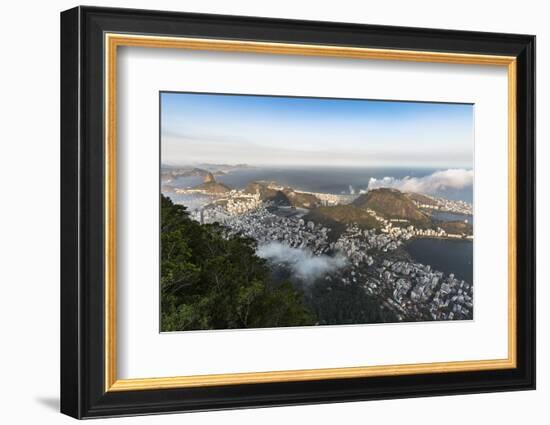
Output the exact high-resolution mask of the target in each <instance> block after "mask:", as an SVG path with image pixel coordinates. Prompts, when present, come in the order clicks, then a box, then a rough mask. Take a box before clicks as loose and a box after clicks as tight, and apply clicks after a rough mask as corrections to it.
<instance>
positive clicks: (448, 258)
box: [405, 239, 474, 284]
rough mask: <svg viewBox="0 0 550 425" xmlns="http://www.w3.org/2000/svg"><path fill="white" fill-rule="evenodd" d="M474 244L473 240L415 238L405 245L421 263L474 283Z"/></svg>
mask: <svg viewBox="0 0 550 425" xmlns="http://www.w3.org/2000/svg"><path fill="white" fill-rule="evenodd" d="M473 248H474V246H473V243H472V241H468V240H452V239H413V240H411V241H409V242H407V244H406V245H405V249H406V250H407V252H408V253H409V254H410V255H411V256H412V257H413V258H414V259H415V260H416V261H418V262H419V263H423V264H429V265H430V266H432V269H435V270H439V271H442V272H444V273H446V274H449V273H454V275H455V276H456V277H457V278H459V279H463V280H465V281H466V282H468V283H470V284H473V283H474V280H473V279H474V267H473V261H474V260H473V258H474V249H473Z"/></svg>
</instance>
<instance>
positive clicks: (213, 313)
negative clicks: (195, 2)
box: [61, 7, 535, 418]
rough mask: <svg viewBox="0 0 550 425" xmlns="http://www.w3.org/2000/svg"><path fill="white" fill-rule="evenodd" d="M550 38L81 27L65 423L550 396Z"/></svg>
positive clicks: (322, 25) (92, 13) (224, 21)
mask: <svg viewBox="0 0 550 425" xmlns="http://www.w3.org/2000/svg"><path fill="white" fill-rule="evenodd" d="M534 58H535V38H534V36H529V35H517V34H495V33H477V32H464V31H449V30H432V29H418V28H400V27H387V26H369V25H355V24H343V23H328V22H312V21H293V20H280V19H265V18H251V17H237V16H220V15H202V14H187V13H175V12H160V11H143V10H129V9H108V8H94V7H77V8H74V9H71V10H68V11H66V12H63V13H62V14H61V72H62V74H61V104H62V108H61V115H62V123H61V164H62V170H61V174H62V176H61V194H62V205H61V207H62V208H61V210H62V217H61V219H62V231H61V242H62V243H61V245H62V253H61V254H62V277H61V306H62V307H61V355H62V358H61V411H62V412H63V413H66V414H68V415H71V416H73V417H76V418H91V417H103V416H120V415H134V414H147V413H162V412H176V411H181V412H184V411H197V410H213V409H228V408H241V407H256V406H274V405H291V404H306V403H325V402H338V401H352V400H369V399H384V398H398V397H413V396H429V395H444V394H463V393H475V392H488V391H509V390H522V389H533V388H534V387H535V303H534V301H535V232H534V228H535V218H534V214H535V182H534V177H535V170H534V166H535V160H534V158H535V152H534V146H535V135H534V128H535V127H534V122H535V111H534V104H535V103H534V98H535V95H534V93H535V86H534V84H535V80H534V77H535V76H534V69H535V65H534V60H535V59H534Z"/></svg>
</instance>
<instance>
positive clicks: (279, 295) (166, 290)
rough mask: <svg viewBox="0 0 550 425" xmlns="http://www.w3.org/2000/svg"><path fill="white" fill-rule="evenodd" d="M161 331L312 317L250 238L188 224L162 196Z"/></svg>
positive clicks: (289, 322)
mask: <svg viewBox="0 0 550 425" xmlns="http://www.w3.org/2000/svg"><path fill="white" fill-rule="evenodd" d="M161 303H162V306H161V330H162V331H181V330H197V329H231V328H258V327H278V326H302V325H308V324H312V322H313V318H312V316H311V314H310V313H309V312H308V310H307V309H306V308H305V307H304V304H303V301H302V294H301V293H299V292H297V291H295V290H294V289H293V287H292V285H291V283H290V282H288V281H283V282H282V283H281V282H277V283H275V282H273V281H272V280H271V277H270V271H269V268H268V267H267V265H266V263H265V261H264V260H263V259H261V258H259V257H258V256H256V254H255V243H254V241H252V240H250V239H245V238H241V237H236V236H231V237H227V235H226V234H225V230H224V228H223V227H221V226H217V225H200V224H199V223H197V222H195V221H193V220H191V219H190V218H189V216H188V213H187V211H186V209H185V207H183V206H181V205H176V204H173V203H172V201H171V200H170V199H169V198H167V197H165V196H162V195H161Z"/></svg>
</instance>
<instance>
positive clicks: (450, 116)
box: [159, 91, 477, 332]
mask: <svg viewBox="0 0 550 425" xmlns="http://www.w3.org/2000/svg"><path fill="white" fill-rule="evenodd" d="M159 97H160V99H159V102H160V129H159V138H160V158H161V159H160V192H161V193H160V198H161V199H160V294H161V296H160V317H161V321H160V327H161V329H160V330H161V332H173V331H193V330H219V329H245V328H277V327H292V326H322V325H364V324H374V323H377V324H380V323H399V322H429V321H449V320H473V318H474V287H475V285H476V284H477V282H474V268H473V245H474V208H473V203H474V171H473V170H474V143H475V141H474V108H475V106H474V105H473V104H468V103H437V102H422V101H397V100H376V99H350V98H347V99H346V98H323V97H293V96H272V95H249V94H228V93H195V92H165V91H163V92H160V93H159Z"/></svg>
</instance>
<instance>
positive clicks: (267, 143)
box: [161, 93, 474, 168]
mask: <svg viewBox="0 0 550 425" xmlns="http://www.w3.org/2000/svg"><path fill="white" fill-rule="evenodd" d="M473 125H474V119H473V106H472V105H467V104H443V103H421V102H396V101H377V100H352V99H321V98H296V97H275V96H249V95H219V94H199V93H161V152H162V162H163V163H166V164H192V163H201V162H211V163H221V162H223V163H248V164H252V165H312V166H317V165H318V166H322V165H333V166H345V165H349V166H362V165H364V166H375V165H380V166H399V165H402V166H408V167H410V166H419V167H425V166H433V167H466V168H471V167H472V166H473V143H474V140H473V138H474V136H473Z"/></svg>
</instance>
